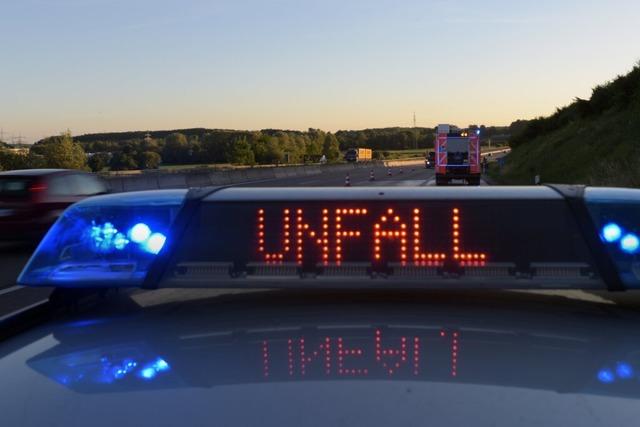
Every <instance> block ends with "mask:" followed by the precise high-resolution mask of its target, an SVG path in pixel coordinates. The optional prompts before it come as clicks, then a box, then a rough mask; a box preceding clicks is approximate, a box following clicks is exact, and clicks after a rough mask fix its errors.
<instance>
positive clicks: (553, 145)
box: [495, 64, 640, 187]
mask: <svg viewBox="0 0 640 427" xmlns="http://www.w3.org/2000/svg"><path fill="white" fill-rule="evenodd" d="M510 144H511V147H512V152H511V154H510V155H509V157H508V159H507V162H506V164H505V166H504V168H503V169H502V171H500V172H499V173H496V176H495V178H496V179H497V180H498V181H499V182H501V183H505V184H530V183H531V182H532V180H533V176H534V175H536V174H539V175H540V177H541V180H542V182H547V183H551V182H553V183H572V184H576V183H581V184H592V185H616V186H631V187H640V64H638V65H637V66H636V67H635V68H634V69H633V70H632V71H631V72H630V73H629V74H627V75H624V76H619V77H617V78H616V79H615V80H613V81H611V82H609V83H606V84H604V85H600V86H597V87H596V88H595V89H593V93H592V96H591V98H590V99H589V100H583V99H576V100H575V102H573V103H572V104H571V105H568V106H566V107H564V108H561V109H558V110H557V111H556V112H555V113H554V114H553V115H551V116H549V117H541V118H537V119H535V120H532V121H530V122H529V123H528V124H527V126H525V127H524V128H523V129H522V131H521V132H519V133H517V134H516V135H514V136H513V137H512V139H511V142H510Z"/></svg>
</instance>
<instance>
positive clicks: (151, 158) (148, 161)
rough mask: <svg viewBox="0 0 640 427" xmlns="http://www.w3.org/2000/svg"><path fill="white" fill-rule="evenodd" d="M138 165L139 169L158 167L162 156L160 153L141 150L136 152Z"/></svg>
mask: <svg viewBox="0 0 640 427" xmlns="http://www.w3.org/2000/svg"><path fill="white" fill-rule="evenodd" d="M137 160H138V167H139V168H140V169H158V167H160V163H161V162H162V158H161V157H160V154H158V153H155V152H153V151H143V152H142V153H140V154H138V156H137Z"/></svg>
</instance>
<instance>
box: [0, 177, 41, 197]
mask: <svg viewBox="0 0 640 427" xmlns="http://www.w3.org/2000/svg"><path fill="white" fill-rule="evenodd" d="M33 182H34V180H33V179H31V178H23V177H19V176H1V175H0V198H7V199H26V198H28V197H29V187H30V186H31V184H33Z"/></svg>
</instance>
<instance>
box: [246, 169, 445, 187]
mask: <svg viewBox="0 0 640 427" xmlns="http://www.w3.org/2000/svg"><path fill="white" fill-rule="evenodd" d="M371 172H373V178H374V180H371V179H370V177H371ZM347 176H348V177H349V182H350V185H351V187H362V186H388V187H394V186H417V187H420V186H426V185H429V182H430V181H432V180H433V179H434V171H433V169H425V167H424V165H412V166H403V167H390V168H386V167H382V166H373V167H371V168H353V169H351V170H350V171H349V172H332V173H323V174H319V175H310V176H304V177H289V178H280V179H273V180H268V181H260V182H248V183H246V184H240V185H239V186H241V187H343V186H345V181H346V179H347Z"/></svg>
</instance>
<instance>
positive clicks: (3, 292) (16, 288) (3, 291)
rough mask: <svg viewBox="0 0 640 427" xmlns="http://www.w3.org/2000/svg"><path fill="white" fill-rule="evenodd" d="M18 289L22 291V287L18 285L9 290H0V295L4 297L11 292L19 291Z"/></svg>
mask: <svg viewBox="0 0 640 427" xmlns="http://www.w3.org/2000/svg"><path fill="white" fill-rule="evenodd" d="M20 289H24V286H18V285H15V286H11V287H10V288H6V289H2V290H0V295H4V294H8V293H11V292H15V291H17V290H20Z"/></svg>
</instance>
